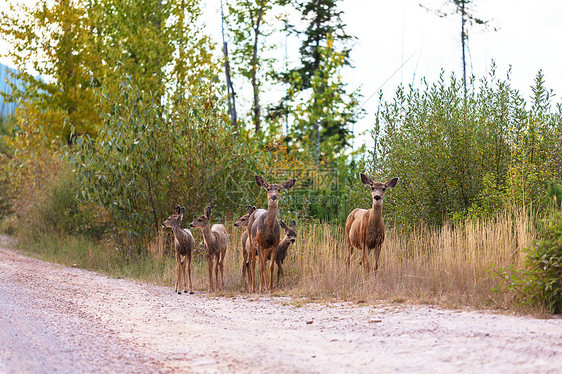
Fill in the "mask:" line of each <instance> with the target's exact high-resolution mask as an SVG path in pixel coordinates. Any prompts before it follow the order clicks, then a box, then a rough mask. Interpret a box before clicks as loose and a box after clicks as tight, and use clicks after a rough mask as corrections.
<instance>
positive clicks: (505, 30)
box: [0, 0, 562, 145]
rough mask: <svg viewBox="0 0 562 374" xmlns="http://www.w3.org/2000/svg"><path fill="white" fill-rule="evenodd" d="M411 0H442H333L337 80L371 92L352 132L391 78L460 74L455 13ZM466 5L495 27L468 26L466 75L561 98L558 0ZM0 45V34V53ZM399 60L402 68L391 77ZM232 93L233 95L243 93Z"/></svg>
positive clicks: (435, 1) (214, 25)
mask: <svg viewBox="0 0 562 374" xmlns="http://www.w3.org/2000/svg"><path fill="white" fill-rule="evenodd" d="M10 1H13V0H10ZM19 1H21V0H19ZM25 1H26V2H27V3H33V2H34V0H25ZM206 3H207V6H208V8H209V9H208V10H207V12H206V17H207V18H208V20H207V19H206V20H205V24H206V25H208V27H209V29H210V30H211V33H212V35H215V39H216V41H217V43H218V44H219V45H220V34H219V33H218V30H220V16H219V15H218V14H217V13H216V10H217V9H218V6H219V4H220V0H212V1H211V0H208V1H207V2H206ZM419 3H422V4H423V5H424V6H425V7H427V8H431V9H437V8H441V9H442V8H444V4H445V3H447V1H446V0H392V1H378V0H344V1H342V3H341V7H342V8H341V9H342V10H343V11H344V16H343V18H344V22H345V23H346V24H347V32H348V33H349V34H350V35H354V36H356V37H357V38H358V39H357V41H356V43H355V45H354V47H353V50H352V55H351V57H352V60H353V65H354V68H353V69H347V70H346V71H345V72H344V81H346V82H348V83H349V88H350V89H355V88H358V87H361V89H362V92H363V95H364V100H367V99H368V98H369V97H370V96H371V95H373V94H375V95H374V96H373V97H372V98H371V99H370V100H368V101H367V102H366V103H365V104H364V108H365V109H366V116H365V118H364V119H363V120H362V121H360V122H359V123H358V124H356V125H355V128H354V130H355V132H356V133H358V132H361V131H364V130H366V129H368V128H370V127H371V125H372V123H373V122H374V118H375V113H376V110H377V105H378V96H377V95H376V93H377V92H378V90H379V89H382V90H383V92H384V95H385V97H386V99H390V98H391V97H392V96H393V94H394V91H395V88H396V86H397V85H398V84H400V83H403V84H405V85H408V84H411V83H413V84H414V85H418V84H419V82H420V79H421V78H422V77H425V78H426V79H427V80H428V82H434V81H436V80H437V77H438V75H439V72H440V70H441V69H442V68H443V69H445V71H446V72H447V76H448V74H449V73H450V72H452V71H454V72H455V73H457V76H458V77H461V76H462V64H461V47H460V18H459V16H458V15H456V14H455V15H452V16H450V17H448V18H439V17H437V16H436V15H434V14H432V13H430V12H428V11H427V10H425V9H423V8H421V7H420V6H419ZM6 4H7V1H6V0H0V8H5V7H6ZM473 8H474V9H475V13H476V15H477V16H478V17H479V18H482V19H485V20H490V23H491V24H492V26H493V27H496V28H498V29H499V30H498V31H493V29H491V28H490V29H488V30H485V29H483V28H481V27H479V26H475V27H473V28H470V29H469V49H470V54H469V55H468V74H471V73H473V74H474V75H476V77H483V76H485V75H486V74H488V72H489V68H490V65H491V61H492V59H493V60H495V61H496V65H497V67H498V69H497V72H498V75H499V76H500V77H504V76H505V74H506V72H507V68H508V66H509V65H512V86H513V87H514V88H516V89H518V90H520V91H521V92H522V93H523V94H524V97H525V98H526V99H527V98H528V97H529V95H530V88H529V87H530V86H531V85H532V84H533V82H534V78H535V76H536V73H537V71H538V70H539V69H542V70H543V72H544V75H545V80H546V85H547V87H548V88H552V89H553V90H554V92H555V93H557V94H558V96H556V97H555V101H556V102H560V101H562V100H561V99H560V95H562V50H561V47H560V46H562V1H560V0H540V1H528V0H526V1H524V0H475V1H474V5H473ZM450 9H451V8H449V10H450ZM7 48H9V46H7V44H6V43H5V41H4V40H1V39H0V54H1V53H2V52H4V51H5V50H6V49H7ZM297 48H298V45H297V44H296V42H293V43H291V42H289V49H290V51H289V54H291V53H293V54H294V53H296V49H297ZM282 51H283V48H281V49H280V52H279V53H281V54H283V52H282ZM278 58H279V59H281V58H283V56H278ZM0 62H2V63H4V64H8V65H10V61H9V60H8V59H7V58H5V57H0ZM403 63H404V66H403V67H402V69H400V70H399V71H398V72H397V73H396V74H394V75H393V73H395V72H396V70H397V69H399V67H400V66H401V65H402V64H403ZM385 82H386V83H385ZM383 84H384V85H383ZM239 94H240V99H241V100H245V99H249V98H248V97H245V96H244V94H243V93H239ZM363 139H365V138H360V139H359V140H358V142H361V141H362V140H363ZM356 145H357V144H356Z"/></svg>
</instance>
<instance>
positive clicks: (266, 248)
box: [248, 175, 297, 292]
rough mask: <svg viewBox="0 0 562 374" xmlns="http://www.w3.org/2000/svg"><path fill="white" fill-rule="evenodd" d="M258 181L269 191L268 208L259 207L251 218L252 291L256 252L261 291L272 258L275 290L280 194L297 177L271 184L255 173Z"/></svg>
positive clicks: (271, 287)
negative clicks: (268, 262)
mask: <svg viewBox="0 0 562 374" xmlns="http://www.w3.org/2000/svg"><path fill="white" fill-rule="evenodd" d="M255 179H256V183H257V184H258V186H260V187H262V188H263V189H265V190H266V191H267V210H266V209H257V210H256V211H255V212H254V213H253V214H252V215H251V216H250V218H249V221H248V232H249V237H250V267H249V274H250V277H249V278H250V284H251V285H252V291H253V292H255V291H256V284H255V280H254V277H255V273H254V269H255V262H256V254H257V256H258V259H259V263H260V291H261V292H263V291H264V290H265V283H266V279H265V278H266V265H267V261H268V259H271V265H270V268H269V270H270V279H269V290H270V292H272V291H273V270H274V267H275V258H276V256H277V245H278V244H279V222H278V220H277V215H278V212H279V210H278V209H279V207H278V205H279V194H280V192H281V190H284V189H289V188H291V187H293V185H294V184H295V182H296V181H297V180H296V179H291V180H288V181H285V182H283V183H281V184H269V183H267V182H266V181H265V179H264V178H263V177H261V176H259V175H255Z"/></svg>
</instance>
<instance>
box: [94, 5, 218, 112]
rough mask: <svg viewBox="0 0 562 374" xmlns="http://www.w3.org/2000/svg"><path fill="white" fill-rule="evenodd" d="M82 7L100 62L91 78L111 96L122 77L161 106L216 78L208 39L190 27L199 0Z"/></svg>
mask: <svg viewBox="0 0 562 374" xmlns="http://www.w3.org/2000/svg"><path fill="white" fill-rule="evenodd" d="M85 1H86V8H87V9H88V14H89V17H90V21H91V33H90V35H91V48H92V49H93V51H95V55H96V56H97V58H98V60H99V61H98V63H97V64H96V65H94V66H92V73H93V75H94V76H95V77H96V78H98V79H99V80H100V81H101V82H102V84H103V85H104V86H105V87H106V88H109V87H113V89H111V90H110V92H117V91H118V87H117V86H118V85H119V84H120V83H121V82H122V81H123V74H125V75H128V76H130V77H131V78H132V79H133V81H134V82H135V84H137V85H138V87H139V88H140V89H141V90H146V91H152V92H155V93H156V94H157V96H158V97H160V99H159V101H160V102H161V103H162V104H164V103H163V102H162V100H163V99H164V98H165V97H166V96H171V97H174V96H177V95H186V94H187V95H195V96H196V95H198V91H199V87H200V86H205V85H204V84H201V83H203V82H202V80H203V81H204V82H205V81H209V79H212V77H215V76H216V73H217V72H218V64H217V61H215V60H214V58H213V57H212V53H211V50H212V47H213V46H212V43H211V41H210V38H209V37H208V36H207V35H204V34H203V33H202V32H201V30H200V29H199V28H197V27H196V26H194V25H196V23H197V20H198V18H199V17H200V15H201V9H200V6H199V4H200V2H199V0H171V1H162V0H142V1H137V0H85ZM118 65H120V68H119V69H116V67H117V66H118ZM176 99H177V98H176Z"/></svg>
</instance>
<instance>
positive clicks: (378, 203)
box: [345, 173, 398, 274]
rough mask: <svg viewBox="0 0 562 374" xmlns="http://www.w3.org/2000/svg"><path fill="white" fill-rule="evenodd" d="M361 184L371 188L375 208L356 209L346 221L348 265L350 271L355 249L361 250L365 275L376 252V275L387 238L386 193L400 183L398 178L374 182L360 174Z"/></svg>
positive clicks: (346, 258)
mask: <svg viewBox="0 0 562 374" xmlns="http://www.w3.org/2000/svg"><path fill="white" fill-rule="evenodd" d="M360 175H361V182H362V183H363V184H366V185H367V186H369V187H370V188H371V195H372V197H373V206H372V208H371V209H360V208H356V209H354V210H353V211H352V212H351V213H349V216H348V217H347V220H346V221H345V242H346V247H347V255H346V257H345V261H346V265H347V267H348V269H349V265H350V258H351V254H352V253H353V248H356V249H358V250H361V251H362V252H363V257H362V259H361V263H362V264H363V267H364V270H365V274H368V273H369V271H370V268H369V258H368V255H369V254H370V252H371V251H373V252H374V266H373V269H374V272H375V274H376V272H377V269H378V266H379V265H378V263H379V256H380V253H381V248H382V243H383V242H384V238H385V226H384V220H383V217H382V204H383V200H384V193H385V191H386V189H387V188H393V187H394V186H396V183H398V178H392V179H391V180H389V181H388V182H386V183H381V182H373V181H372V180H371V179H370V178H369V177H367V176H366V175H365V174H363V173H360Z"/></svg>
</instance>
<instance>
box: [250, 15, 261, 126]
mask: <svg viewBox="0 0 562 374" xmlns="http://www.w3.org/2000/svg"><path fill="white" fill-rule="evenodd" d="M262 16H263V9H260V11H259V13H258V19H257V20H256V26H255V27H254V49H253V54H252V89H253V91H254V105H253V108H252V109H253V112H254V126H255V129H256V134H257V133H259V132H260V130H261V118H260V117H261V110H260V101H259V94H260V90H259V84H258V79H257V74H258V37H259V35H260V25H261V21H262Z"/></svg>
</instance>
